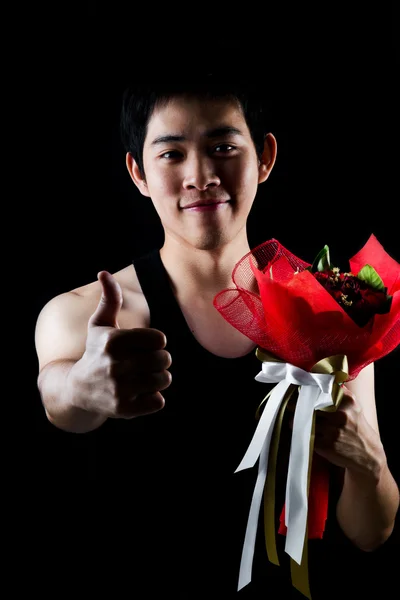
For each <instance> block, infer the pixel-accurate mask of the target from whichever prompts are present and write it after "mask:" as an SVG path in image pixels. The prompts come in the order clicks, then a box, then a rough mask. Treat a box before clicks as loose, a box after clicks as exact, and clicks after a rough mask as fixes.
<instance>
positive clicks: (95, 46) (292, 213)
mask: <svg viewBox="0 0 400 600" xmlns="http://www.w3.org/2000/svg"><path fill="white" fill-rule="evenodd" d="M113 6H114V8H113V9H111V8H110V7H109V6H106V5H102V4H101V3H98V2H86V3H81V4H80V6H79V8H76V7H74V8H68V7H64V8H63V9H62V10H61V9H60V11H59V12H57V13H56V12H54V11H53V12H51V11H48V10H47V9H46V10H45V9H41V10H42V11H43V14H39V13H38V12H35V14H34V15H32V18H33V21H32V22H30V21H29V18H28V17H26V18H25V20H24V25H25V27H26V31H27V33H26V35H25V34H24V35H23V36H22V37H23V39H24V42H25V41H26V40H29V42H28V44H27V48H26V51H25V52H24V60H23V62H22V64H21V66H20V67H19V71H18V75H17V77H18V86H19V87H20V88H21V90H22V91H21V93H20V95H19V98H18V99H19V102H20V103H21V108H20V114H19V125H20V126H21V129H22V131H21V133H20V138H19V141H20V151H19V152H20V154H19V156H20V159H22V160H23V164H22V165H21V171H20V178H19V179H17V180H16V181H15V187H16V189H17V190H20V191H21V195H22V193H24V199H25V202H24V218H23V219H22V215H20V216H21V220H19V221H18V223H19V227H18V234H19V235H20V237H21V239H22V240H23V244H22V246H24V247H25V249H26V251H25V256H24V260H23V263H20V262H19V263H18V267H17V272H19V273H20V275H19V276H18V278H19V281H21V277H23V281H24V282H25V283H23V291H22V297H23V298H27V297H29V301H26V303H25V302H24V301H23V308H24V315H26V314H27V313H28V317H27V320H26V321H25V323H24V325H23V333H24V335H25V334H26V340H24V341H23V342H22V344H23V348H24V359H23V372H24V377H23V379H24V382H25V383H26V384H27V391H26V392H25V391H24V393H20V394H18V397H17V398H13V402H16V405H15V407H16V409H17V411H18V417H17V425H18V426H17V427H16V428H15V431H14V438H13V443H14V444H15V446H14V447H15V448H18V450H16V451H15V453H14V454H13V455H14V456H15V457H16V458H17V461H18V463H17V466H16V473H17V475H16V478H17V479H18V480H19V485H20V486H21V488H22V490H23V492H22V495H19V494H17V505H18V506H19V507H21V514H24V515H25V517H26V518H24V519H23V522H24V523H25V525H28V529H26V530H24V531H29V528H30V527H31V526H32V524H33V522H36V524H37V523H42V526H43V531H44V530H45V529H46V527H47V526H48V527H49V528H52V527H55V528H56V529H57V527H58V526H57V525H54V523H52V524H51V525H50V524H49V522H48V515H49V514H51V520H52V521H53V519H54V518H55V515H56V510H55V508H54V506H53V503H54V502H59V500H60V497H61V495H62V494H63V493H64V492H65V493H67V495H68V497H69V498H70V497H74V496H75V497H76V500H77V502H79V494H80V490H81V489H82V487H85V486H90V476H91V461H92V460H93V455H92V453H93V449H92V446H91V442H90V439H91V437H90V434H89V435H73V434H67V433H65V432H62V431H59V430H57V429H56V428H54V427H53V426H52V425H50V424H49V423H48V422H47V420H46V419H45V416H44V411H43V408H42V406H41V402H40V398H39V394H38V391H37V388H36V377H37V373H38V370H37V358H36V354H35V349H34V327H35V322H36V318H37V315H38V313H39V311H40V309H41V308H42V306H43V305H44V304H45V303H46V302H47V301H48V300H49V299H50V298H52V297H53V296H55V295H57V294H59V293H61V292H64V291H68V290H70V289H73V288H75V287H78V286H80V285H83V284H85V283H88V282H91V281H94V280H95V279H96V274H97V272H98V271H99V270H101V269H107V270H109V271H111V272H113V271H116V270H118V269H120V268H123V267H125V266H126V265H128V264H129V263H130V261H131V258H132V257H133V256H134V255H136V254H138V253H141V252H142V251H146V250H147V249H148V248H150V247H153V246H161V244H162V230H161V226H160V224H159V221H158V217H157V215H156V213H155V211H154V209H153V207H152V205H151V202H150V200H149V199H147V198H144V197H142V196H140V194H139V193H138V191H137V189H136V188H135V186H134V185H133V183H132V182H131V180H130V178H129V176H128V173H127V171H126V168H125V163H124V152H123V149H122V146H121V144H120V141H119V133H118V118H119V109H120V101H121V94H122V91H123V89H124V87H125V85H126V83H127V82H128V81H129V79H130V78H132V77H133V78H134V77H135V76H138V77H140V76H143V73H149V72H151V71H152V70H153V71H154V73H155V74H157V73H159V72H160V71H162V72H164V73H168V72H177V71H179V70H180V71H181V72H182V73H184V74H186V75H187V73H188V72H193V73H195V72H196V70H201V69H204V67H206V68H207V69H209V70H211V71H212V70H218V68H220V67H223V68H224V69H226V70H230V71H232V72H238V73H242V74H246V75H247V76H249V74H250V75H251V76H252V77H253V78H254V79H255V80H257V81H258V82H259V86H260V93H261V92H262V93H263V94H265V96H266V97H267V98H268V99H269V100H270V101H272V120H271V131H272V132H273V133H274V134H275V136H276V138H277V142H278V158H277V163H276V165H275V168H274V170H273V172H272V174H271V176H270V179H269V180H268V181H267V182H266V183H264V184H263V185H262V186H261V187H260V189H259V193H258V195H257V198H256V201H255V205H254V210H253V212H252V214H251V216H250V218H249V224H248V230H249V239H250V242H251V245H255V244H257V243H260V242H261V241H263V240H265V239H268V238H270V237H275V238H277V239H279V240H280V241H281V242H282V243H283V244H284V245H285V246H287V247H288V248H290V249H291V250H292V251H293V252H295V253H298V254H299V255H300V256H302V257H303V258H304V259H305V260H310V261H311V260H312V259H313V257H314V255H315V254H316V252H317V251H318V250H319V249H320V248H321V247H322V246H323V245H324V244H328V245H329V246H330V248H331V256H332V257H333V258H334V259H337V262H338V263H339V264H341V265H343V266H344V263H345V261H346V260H348V258H349V257H350V256H351V255H352V254H354V253H355V252H356V251H357V250H358V249H359V248H360V247H361V246H362V245H363V244H364V243H365V242H366V241H367V239H368V237H369V235H370V233H375V235H376V236H377V237H378V239H379V240H380V241H381V243H382V244H383V245H384V247H385V249H386V250H387V251H388V252H389V254H391V255H392V256H393V257H394V258H395V259H396V260H400V244H399V226H398V220H396V218H395V215H394V211H395V208H396V205H397V208H398V204H399V203H398V198H399V183H398V173H399V164H400V142H399V140H400V118H399V110H398V107H399V106H400V102H399V100H400V97H399V92H398V91H397V89H396V88H397V85H396V78H397V80H398V68H399V55H398V45H397V34H396V31H397V30H396V15H395V13H394V11H392V12H391V11H390V9H386V8H384V9H382V10H381V12H380V13H379V14H378V13H376V12H373V11H372V10H371V12H368V13H366V12H365V11H364V12H359V11H356V10H355V11H354V14H352V15H350V14H349V13H348V12H343V13H341V14H339V13H338V12H337V10H336V9H335V10H334V9H333V8H332V10H331V11H330V10H328V9H327V11H326V14H322V13H316V12H313V13H312V14H311V15H310V16H308V15H305V14H303V15H302V20H301V21H298V20H297V15H293V14H291V9H290V7H289V8H288V13H287V14H286V16H284V17H283V18H282V17H281V18H280V20H279V22H277V21H272V20H271V19H270V18H269V13H268V10H267V11H266V13H265V14H263V15H260V14H259V13H257V11H256V9H254V11H255V12H253V13H252V14H251V15H250V23H249V26H247V25H246V24H245V23H244V22H243V21H242V19H241V17H240V15H235V16H234V17H232V15H231V16H230V21H229V26H228V22H227V23H224V20H223V19H221V17H220V18H219V20H218V23H217V24H216V22H215V15H214V14H211V13H209V14H207V11H206V10H205V11H204V12H205V14H203V16H202V19H201V23H202V25H201V26H200V22H199V20H198V18H197V15H196V17H194V16H193V15H192V16H190V15H189V14H187V15H186V14H184V15H181V19H182V22H179V21H177V20H175V18H174V17H173V16H171V13H170V15H169V16H170V20H169V21H168V22H163V17H160V16H159V17H158V19H157V22H156V23H154V20H152V19H154V18H155V17H154V15H152V14H151V11H149V13H150V14H146V11H145V10H143V12H142V13H140V14H138V13H136V14H134V11H132V10H131V11H129V12H128V11H127V6H128V3H127V4H126V5H125V6H122V5H121V6H119V5H118V6H116V5H113ZM268 8H269V7H267V9H268ZM38 10H39V9H38ZM171 12H172V9H171ZM178 12H179V11H178ZM132 13H133V16H132ZM128 15H129V16H128ZM199 18H200V17H199ZM43 19H47V20H48V24H47V25H45V24H44V21H43ZM310 19H311V20H310ZM256 23H259V25H256ZM260 23H261V25H260ZM195 25H197V28H194V27H195ZM24 183H27V185H28V190H29V191H28V193H27V194H26V193H25V192H23V191H22V186H23V185H24ZM22 273H25V275H23V274H22ZM25 286H27V287H28V289H26V288H25ZM19 343H20V338H19ZM26 349H27V351H26ZM398 366H399V352H398V350H397V351H396V352H394V353H392V354H391V355H390V356H388V357H386V358H384V359H382V360H381V361H378V362H377V363H376V399H377V410H378V418H379V423H380V428H381V437H382V440H383V443H384V446H385V450H386V454H387V457H388V462H389V466H390V468H391V470H392V473H393V475H394V476H395V478H396V479H397V481H400V462H399V458H398V457H399V453H398V446H397V437H398V434H397V431H398V423H399V418H400V410H399V401H400V394H399V386H398V381H397V371H398ZM25 425H26V427H25ZM27 499H29V501H27ZM50 506H51V507H52V508H51V509H50ZM64 508H65V507H64ZM60 519H61V517H60ZM59 527H60V528H61V529H62V525H61V524H60V525H59ZM397 530H398V526H397ZM397 530H396V533H395V535H394V536H393V540H392V541H391V546H390V548H393V550H390V551H388V553H389V552H392V551H393V553H394V552H396V553H397V554H398V551H397V546H396V549H394V548H395V544H396V543H397V542H396V540H397V539H398V538H397V536H398V534H397ZM39 531H40V529H39ZM28 537H29V535H28ZM393 555H394V554H393ZM389 557H390V558H391V557H392V554H390V555H389Z"/></svg>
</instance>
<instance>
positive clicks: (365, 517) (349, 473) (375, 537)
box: [337, 364, 399, 551]
mask: <svg viewBox="0 0 400 600" xmlns="http://www.w3.org/2000/svg"><path fill="white" fill-rule="evenodd" d="M346 387H347V388H348V389H349V390H350V391H351V392H352V393H353V394H354V396H355V398H356V400H357V401H358V404H359V405H360V407H361V409H362V417H361V419H360V422H359V423H358V426H359V430H360V434H362V440H363V445H364V447H365V452H364V454H363V458H362V462H360V465H361V464H362V468H361V467H360V466H359V465H357V468H352V467H347V468H346V469H345V473H344V485H343V490H342V493H341V496H340V498H339V501H338V504H337V518H338V522H339V524H340V526H341V528H342V530H343V531H344V533H345V534H346V535H347V537H348V538H349V539H351V540H352V541H353V543H354V544H355V545H357V546H358V547H359V548H361V549H362V550H365V551H371V550H374V549H375V548H377V547H379V546H380V545H381V544H382V543H384V542H385V541H386V540H387V539H388V537H389V536H390V535H391V533H392V531H393V528H394V522H395V518H396V514H397V511H398V508H399V489H398V486H397V484H396V482H395V480H394V478H393V476H392V474H391V472H390V470H389V468H388V464H387V460H386V454H385V451H384V448H383V445H382V442H381V439H380V435H379V428H378V420H377V414H376V405H375V394H374V366H373V364H371V365H369V366H368V367H366V368H365V369H364V370H363V371H362V372H361V373H360V374H359V376H358V377H357V378H356V379H355V380H354V381H352V382H349V383H347V384H346ZM364 421H365V422H364Z"/></svg>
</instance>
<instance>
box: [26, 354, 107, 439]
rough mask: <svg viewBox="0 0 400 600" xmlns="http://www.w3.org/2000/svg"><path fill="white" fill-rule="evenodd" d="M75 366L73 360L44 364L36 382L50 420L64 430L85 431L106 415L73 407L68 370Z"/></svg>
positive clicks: (71, 387)
mask: <svg viewBox="0 0 400 600" xmlns="http://www.w3.org/2000/svg"><path fill="white" fill-rule="evenodd" d="M75 365H76V361H74V360H59V361H55V362H51V363H48V364H47V365H46V366H45V367H44V368H43V369H42V370H41V371H40V373H39V376H38V381H37V384H38V389H39V392H40V395H41V398H42V402H43V406H44V408H45V413H46V416H47V418H48V420H49V421H50V423H52V424H53V425H55V426H56V427H58V428H59V429H63V430H64V431H70V432H73V433H86V432H88V431H93V430H94V429H97V428H98V427H100V425H102V424H103V423H104V422H105V421H106V420H107V417H105V416H104V415H99V414H97V413H93V412H88V411H86V410H83V409H82V408H79V407H77V406H74V403H73V393H74V391H73V390H74V386H73V382H71V378H73V372H72V374H71V371H72V369H73V367H74V366H75Z"/></svg>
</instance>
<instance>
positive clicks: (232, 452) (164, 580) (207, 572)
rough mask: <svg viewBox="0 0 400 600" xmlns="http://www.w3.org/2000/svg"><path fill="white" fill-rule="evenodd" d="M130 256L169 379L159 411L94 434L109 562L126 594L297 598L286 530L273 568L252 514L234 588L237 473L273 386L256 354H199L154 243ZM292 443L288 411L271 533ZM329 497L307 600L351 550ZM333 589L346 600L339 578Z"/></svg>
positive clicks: (240, 478)
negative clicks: (245, 576) (245, 562)
mask: <svg viewBox="0 0 400 600" xmlns="http://www.w3.org/2000/svg"><path fill="white" fill-rule="evenodd" d="M133 263H134V266H135V269H136V273H137V276H138V279H139V282H140V285H141V287H142V290H143V293H144V295H145V297H146V300H147V302H148V305H149V308H150V326H151V327H154V328H156V329H160V330H161V331H162V332H164V333H165V335H166V338H167V346H166V349H167V350H168V351H169V352H170V354H171V357H172V365H171V367H170V372H171V375H172V383H171V385H170V387H169V388H167V389H166V390H164V392H163V395H164V398H165V406H164V408H163V409H162V410H160V411H159V412H157V413H154V414H152V415H147V416H143V417H139V418H137V419H133V420H129V421H124V420H116V419H109V420H108V421H107V422H106V423H105V424H104V425H103V426H102V427H101V428H100V429H99V430H98V432H97V434H96V435H97V438H98V441H97V448H98V450H97V472H98V486H99V487H98V494H99V495H100V500H101V503H104V506H106V507H107V508H106V509H105V514H106V510H111V511H112V514H114V513H113V511H115V519H106V518H104V520H103V523H104V525H103V534H104V538H103V539H104V541H105V543H106V544H107V548H108V549H110V548H112V553H113V556H114V558H115V561H116V563H118V564H121V563H123V564H124V567H120V568H121V570H122V571H123V573H124V576H125V575H126V576H127V577H128V581H129V586H130V589H131V591H132V595H131V597H132V598H138V599H139V598H140V599H141V598H143V599H145V598H146V599H147V598H160V597H161V594H162V595H163V597H164V596H166V597H173V598H182V599H183V598H185V599H186V598H187V599H192V598H208V597H210V598H214V597H215V598H221V599H222V598H237V599H241V598H263V599H266V598H268V599H269V598H271V599H272V598H285V599H286V598H303V596H302V595H301V594H299V593H298V592H297V591H296V590H295V589H294V588H293V587H292V585H291V580H290V566H289V565H290V563H289V557H288V555H287V554H286V553H285V552H284V544H285V539H286V538H285V536H282V535H278V534H277V544H278V553H279V556H280V559H281V566H279V567H278V566H275V565H272V564H271V563H269V561H268V558H267V554H266V551H265V545H264V538H263V525H262V517H261V516H260V527H259V533H258V537H257V542H256V549H255V555H254V562H253V576H252V582H251V583H250V584H249V585H248V586H246V587H245V588H243V589H242V590H241V591H240V592H237V582H238V576H239V565H240V558H241V552H242V546H243V540H244V535H245V530H246V524H247V518H248V513H249V509H250V503H251V498H252V494H253V489H254V484H255V481H256V476H257V464H256V465H255V466H254V467H253V469H249V470H246V471H241V472H239V473H234V471H235V469H236V468H237V466H238V465H239V463H240V461H241V459H242V457H243V455H244V453H245V451H246V449H247V447H248V445H249V443H250V440H251V438H252V435H253V433H254V430H255V427H256V425H257V421H256V418H255V413H256V409H257V407H258V405H259V404H260V402H261V401H262V399H263V398H264V397H265V396H266V394H267V393H268V391H269V390H270V389H271V387H272V386H270V385H266V384H263V383H260V382H257V381H256V380H255V376H256V375H257V373H258V372H259V371H260V369H261V363H260V361H259V360H258V359H257V358H256V355H255V351H253V350H252V351H251V352H250V353H249V354H247V355H246V356H243V357H240V358H232V359H228V358H221V357H218V356H216V355H214V354H212V353H210V352H208V351H206V350H205V349H204V347H202V346H201V345H200V344H199V343H198V342H197V340H196V339H195V337H194V336H193V335H192V333H191V331H190V329H189V327H188V325H187V323H186V320H185V318H184V316H183V314H182V312H181V310H180V307H179V305H178V303H177V301H176V299H175V297H174V294H173V292H172V289H171V286H170V282H169V278H168V274H167V272H166V270H165V268H164V266H163V263H162V261H161V257H160V253H159V250H154V251H152V252H150V253H149V254H147V255H145V256H142V257H139V258H135V259H134V261H133ZM289 444H290V429H289V425H288V419H287V418H286V417H285V420H284V424H283V430H282V439H281V444H280V450H279V460H278V475H277V490H276V531H277V529H278V519H279V514H280V510H281V508H282V506H283V502H284V495H285V482H286V474H287V460H288V452H289ZM332 481H333V483H334V480H332ZM337 498H338V493H337V490H336V489H335V487H334V485H333V487H332V490H331V500H330V504H329V506H330V509H329V517H328V523H327V530H326V532H325V536H324V540H322V541H321V540H310V541H309V563H310V580H311V585H312V592H313V600H318V598H324V600H325V599H326V598H328V597H330V596H329V595H328V592H327V590H326V583H327V579H326V578H327V577H328V580H329V579H331V578H332V575H331V574H330V573H331V571H330V568H331V567H332V561H336V562H334V564H336V565H337V564H341V563H342V561H341V560H340V559H339V558H338V557H337V556H336V553H337V550H338V548H341V550H340V551H341V552H342V553H343V552H344V550H343V548H348V547H349V545H350V544H349V542H348V541H347V540H346V538H345V537H344V536H343V534H342V533H341V531H340V529H339V527H338V526H337V523H336V518H335V511H334V509H335V504H336V501H337ZM102 505H103V504H102ZM121 542H122V546H121ZM327 566H329V568H327ZM116 568H118V567H116ZM126 569H128V572H127V573H126V571H125V570H126ZM128 574H129V575H128ZM327 574H328V575H327ZM338 579H339V581H341V580H342V577H341V576H340V577H339V578H338ZM321 582H322V583H321ZM333 583H334V582H333V580H332V581H331V583H330V584H329V587H330V589H331V591H332V590H333V587H332V585H333ZM321 586H322V587H321ZM320 588H321V589H320ZM322 588H323V591H321V590H322ZM338 589H340V590H341V597H346V596H345V595H344V592H343V585H342V583H341V585H340V586H339V588H338ZM349 597H350V596H349Z"/></svg>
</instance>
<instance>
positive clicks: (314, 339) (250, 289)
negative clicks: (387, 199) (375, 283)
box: [214, 235, 400, 379]
mask: <svg viewBox="0 0 400 600" xmlns="http://www.w3.org/2000/svg"><path fill="white" fill-rule="evenodd" d="M365 264H369V265H371V266H372V267H373V268H374V269H375V270H376V271H377V273H378V274H379V275H380V277H381V279H382V280H383V283H384V285H385V287H387V290H388V294H390V295H392V297H393V298H392V305H391V309H390V312H389V313H387V314H383V315H380V314H377V315H375V316H374V317H373V319H371V321H369V323H368V324H367V325H366V326H365V327H359V326H358V325H357V324H356V323H355V322H354V321H353V320H352V319H351V318H350V317H349V315H348V314H347V313H346V312H345V311H344V310H343V308H342V307H341V306H340V305H339V304H338V303H337V302H336V300H335V299H334V298H333V297H332V296H331V295H330V294H329V292H328V291H327V290H325V288H324V287H323V286H322V285H321V284H320V283H319V282H318V281H317V280H316V279H315V277H314V276H313V275H312V273H311V272H310V271H306V270H305V269H306V268H307V267H309V266H310V265H309V263H306V262H304V261H303V260H301V259H300V258H298V257H297V256H295V255H294V254H292V253H291V252H290V251H289V250H287V249H286V248H284V247H283V246H282V244H280V243H279V242H278V241H277V240H275V239H271V240H269V241H267V242H264V243H263V244H261V245H259V246H257V247H256V248H254V249H253V250H251V251H250V252H249V253H248V254H246V255H245V256H244V257H243V258H242V259H241V260H240V261H239V262H238V263H237V264H236V266H235V268H234V270H233V273H232V280H233V283H234V284H235V286H236V287H235V288H230V289H226V290H222V291H221V292H219V293H218V294H217V295H216V296H215V298H214V306H215V308H216V309H217V310H218V311H219V312H220V313H221V315H222V316H223V317H224V318H225V319H226V320H227V321H228V322H229V323H231V325H233V326H234V327H235V328H236V329H238V330H239V331H240V332H241V333H243V334H244V335H246V336H247V337H248V338H250V339H251V340H252V341H254V342H255V343H256V344H257V345H258V346H259V347H260V348H264V349H265V350H266V351H268V352H271V353H272V354H274V355H275V356H277V357H279V358H280V359H281V360H284V361H285V362H289V363H291V364H294V365H296V366H298V367H300V368H302V369H305V370H309V369H311V367H312V366H313V365H314V364H315V363H316V362H318V361H319V360H321V359H323V358H327V357H329V356H334V355H336V354H345V355H346V356H347V359H348V363H349V379H354V378H355V377H356V376H357V375H358V373H359V372H360V371H361V369H363V368H364V367H366V366H367V365H368V364H369V363H371V362H374V361H376V360H378V359H379V358H382V357H383V356H385V355H387V354H389V353H390V352H391V351H392V350H394V349H395V348H396V347H397V346H398V345H399V343H400V265H399V263H397V262H396V261H395V260H394V259H393V258H392V257H391V256H389V254H387V252H386V251H385V250H384V248H383V246H382V245H381V244H380V243H379V242H378V240H377V239H376V237H375V236H374V235H371V236H370V238H369V240H368V241H367V243H366V244H365V246H364V247H363V248H362V249H361V250H360V251H359V252H358V253H357V254H356V255H355V256H353V258H351V259H350V261H349V265H350V269H351V272H352V273H355V274H357V273H358V271H359V270H360V269H361V268H362V267H363V266H364V265H365ZM295 271H297V273H296V274H295Z"/></svg>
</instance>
